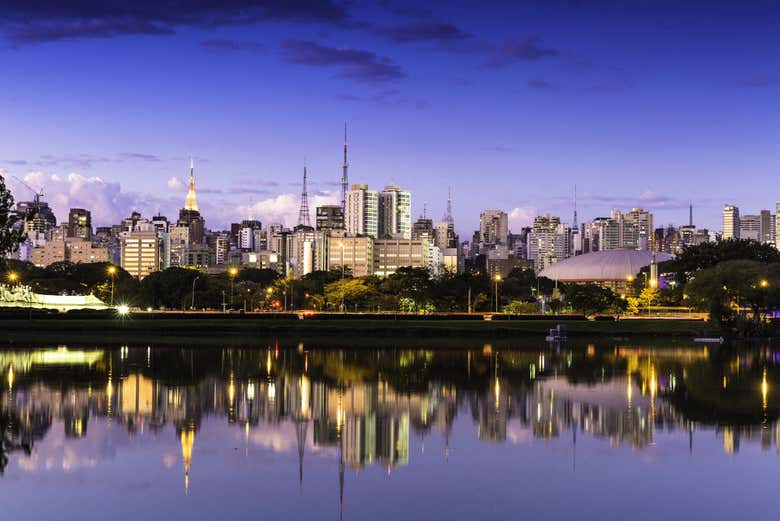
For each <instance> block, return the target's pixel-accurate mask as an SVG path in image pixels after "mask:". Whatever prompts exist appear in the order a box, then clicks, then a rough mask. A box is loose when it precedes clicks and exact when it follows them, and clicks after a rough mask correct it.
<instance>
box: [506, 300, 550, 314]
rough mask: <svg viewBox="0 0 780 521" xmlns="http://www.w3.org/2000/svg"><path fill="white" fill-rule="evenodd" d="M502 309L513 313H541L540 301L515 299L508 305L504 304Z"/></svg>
mask: <svg viewBox="0 0 780 521" xmlns="http://www.w3.org/2000/svg"><path fill="white" fill-rule="evenodd" d="M501 311H503V312H504V313H512V314H526V315H530V314H535V313H541V310H540V307H539V303H538V302H528V301H525V300H513V301H511V302H510V303H509V304H507V305H506V306H504V307H503V308H502V309H501Z"/></svg>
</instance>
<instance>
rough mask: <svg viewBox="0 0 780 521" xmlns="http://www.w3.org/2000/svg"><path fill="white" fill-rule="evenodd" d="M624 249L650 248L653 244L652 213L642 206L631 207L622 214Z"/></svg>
mask: <svg viewBox="0 0 780 521" xmlns="http://www.w3.org/2000/svg"><path fill="white" fill-rule="evenodd" d="M622 217H623V219H622V225H623V228H624V230H625V231H624V233H623V234H622V235H623V237H624V241H623V244H621V247H622V248H624V249H636V250H650V249H652V246H653V244H652V243H653V214H651V213H650V212H648V211H647V210H645V209H643V208H632V209H631V211H630V212H627V213H625V214H623V215H622Z"/></svg>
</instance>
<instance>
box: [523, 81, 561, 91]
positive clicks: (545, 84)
mask: <svg viewBox="0 0 780 521" xmlns="http://www.w3.org/2000/svg"><path fill="white" fill-rule="evenodd" d="M528 88H529V89H534V90H552V89H554V88H555V87H554V86H553V84H552V83H550V82H549V81H547V80H539V79H531V80H528Z"/></svg>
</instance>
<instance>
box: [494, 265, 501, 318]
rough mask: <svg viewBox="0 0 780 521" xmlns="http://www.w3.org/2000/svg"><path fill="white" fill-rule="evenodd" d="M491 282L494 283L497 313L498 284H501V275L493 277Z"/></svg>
mask: <svg viewBox="0 0 780 521" xmlns="http://www.w3.org/2000/svg"><path fill="white" fill-rule="evenodd" d="M493 280H494V281H495V283H496V313H498V283H499V282H501V275H499V274H496V276H495V277H493Z"/></svg>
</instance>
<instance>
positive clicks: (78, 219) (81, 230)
mask: <svg viewBox="0 0 780 521" xmlns="http://www.w3.org/2000/svg"><path fill="white" fill-rule="evenodd" d="M68 237H74V238H77V239H83V240H85V241H90V240H92V214H91V213H90V211H89V210H85V209H83V208H71V209H70V212H69V213H68Z"/></svg>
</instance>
